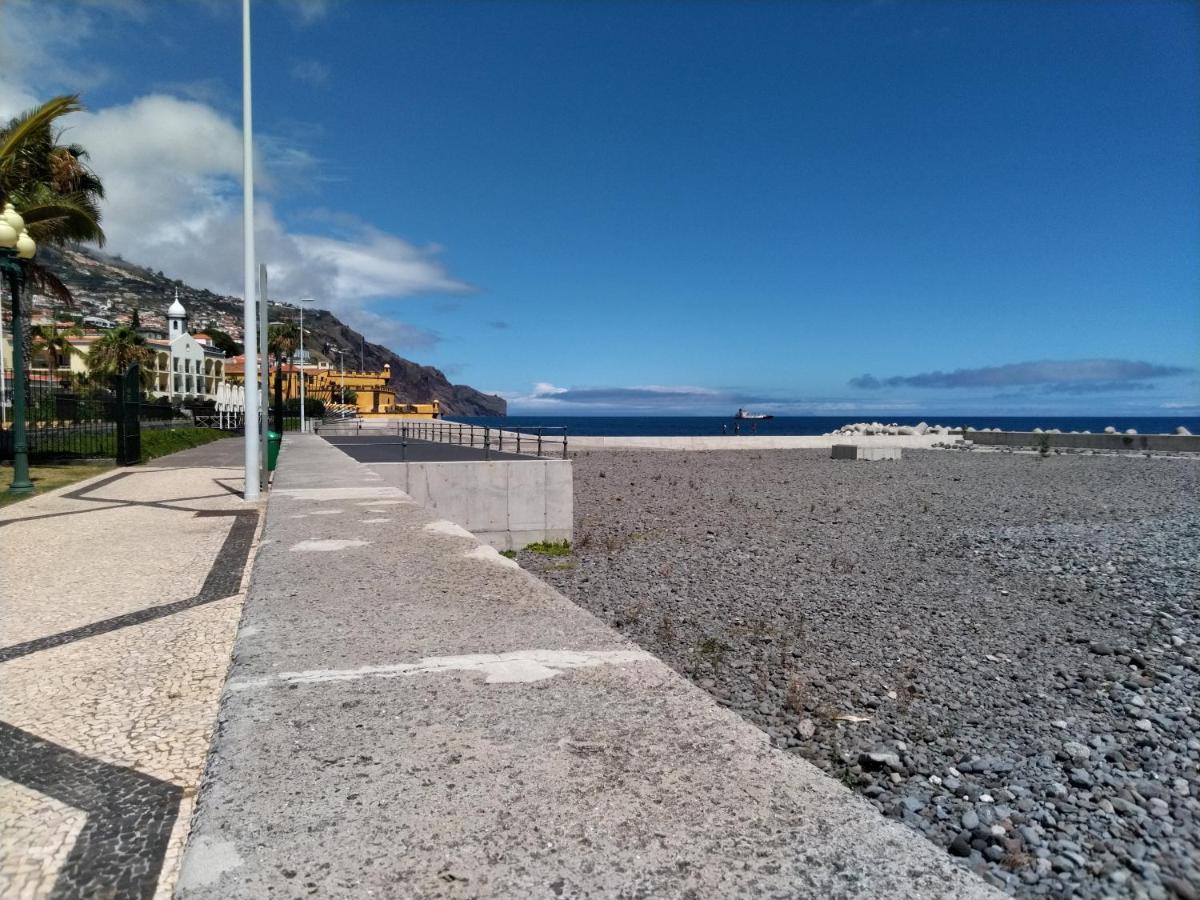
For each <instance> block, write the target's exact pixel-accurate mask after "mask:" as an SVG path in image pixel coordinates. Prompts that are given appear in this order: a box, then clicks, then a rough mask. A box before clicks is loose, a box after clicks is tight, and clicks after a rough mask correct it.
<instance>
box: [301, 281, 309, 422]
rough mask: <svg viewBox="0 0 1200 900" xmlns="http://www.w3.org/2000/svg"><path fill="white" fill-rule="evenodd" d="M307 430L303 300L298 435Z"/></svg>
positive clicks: (302, 303)
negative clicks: (305, 424)
mask: <svg viewBox="0 0 1200 900" xmlns="http://www.w3.org/2000/svg"><path fill="white" fill-rule="evenodd" d="M306 430H307V429H306V428H305V426H304V300H303V299H301V300H300V433H301V434H304V433H305V431H306Z"/></svg>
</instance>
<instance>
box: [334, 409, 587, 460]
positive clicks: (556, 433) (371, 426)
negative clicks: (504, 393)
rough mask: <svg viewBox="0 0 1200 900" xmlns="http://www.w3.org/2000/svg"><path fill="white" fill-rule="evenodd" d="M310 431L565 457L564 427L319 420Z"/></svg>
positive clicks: (487, 456)
mask: <svg viewBox="0 0 1200 900" xmlns="http://www.w3.org/2000/svg"><path fill="white" fill-rule="evenodd" d="M313 430H314V431H315V432H316V433H317V434H324V435H328V436H331V437H333V436H342V437H346V436H360V435H363V436H369V435H379V436H381V437H383V436H386V437H393V436H394V437H398V438H400V439H401V440H414V441H430V442H433V443H439V444H456V445H458V446H460V447H475V448H478V449H480V450H483V452H484V458H485V459H490V458H491V454H492V451H493V450H494V451H496V452H497V453H515V454H517V455H518V456H531V457H536V458H538V459H543V458H548V457H554V458H559V457H561V458H562V459H566V458H567V429H566V426H565V425H544V426H538V427H536V428H532V427H531V428H492V427H491V426H488V425H470V424H468V423H466V422H447V421H421V420H412V421H403V420H402V421H394V422H370V421H366V420H364V419H361V418H358V419H341V420H338V419H328V418H326V419H322V420H320V421H319V422H315V423H314V426H313Z"/></svg>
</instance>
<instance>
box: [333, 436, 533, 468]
mask: <svg viewBox="0 0 1200 900" xmlns="http://www.w3.org/2000/svg"><path fill="white" fill-rule="evenodd" d="M325 440H327V441H328V442H329V443H330V444H332V445H333V446H335V447H337V448H338V449H339V450H341V451H342V452H343V453H345V454H346V455H347V456H349V457H350V458H351V459H354V460H357V461H358V462H360V463H392V462H479V461H481V460H488V459H494V460H521V459H536V458H537V457H535V456H526V455H524V454H522V455H520V456H518V455H517V454H516V453H500V452H497V451H496V450H492V451H491V452H490V453H488V452H487V451H485V450H484V449H483V448H482V447H464V446H462V445H460V444H443V443H440V442H438V441H418V440H414V439H412V438H407V439H402V438H399V437H397V436H396V435H394V434H378V435H376V434H372V435H365V434H364V435H336V434H331V435H329V436H328V437H326V438H325Z"/></svg>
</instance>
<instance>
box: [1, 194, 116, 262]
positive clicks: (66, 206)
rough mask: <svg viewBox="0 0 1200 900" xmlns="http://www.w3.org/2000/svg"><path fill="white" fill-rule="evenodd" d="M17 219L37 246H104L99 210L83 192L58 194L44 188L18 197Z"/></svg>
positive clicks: (92, 200) (93, 201) (94, 202)
mask: <svg viewBox="0 0 1200 900" xmlns="http://www.w3.org/2000/svg"><path fill="white" fill-rule="evenodd" d="M20 200H21V201H22V202H21V206H20V209H21V215H22V216H23V217H24V218H25V227H26V228H27V229H29V234H30V236H31V237H32V238H33V239H34V240H35V241H38V242H39V243H46V244H62V243H66V242H69V241H91V242H94V243H96V244H97V245H99V246H101V247H103V246H104V241H105V237H104V229H102V228H101V227H100V207H99V205H98V204H97V203H96V201H95V200H94V199H93V198H92V197H91V196H90V195H89V194H87V193H85V192H83V191H73V192H71V193H69V194H59V193H57V192H55V191H54V190H52V189H51V188H49V187H47V186H46V185H44V184H39V185H34V187H33V189H32V190H31V191H30V192H29V193H28V194H25V195H23V196H21V197H20Z"/></svg>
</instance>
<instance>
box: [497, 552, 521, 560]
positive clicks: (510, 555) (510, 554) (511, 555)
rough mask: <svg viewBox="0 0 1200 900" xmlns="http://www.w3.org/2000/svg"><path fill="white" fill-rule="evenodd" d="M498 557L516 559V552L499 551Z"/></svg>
mask: <svg viewBox="0 0 1200 900" xmlns="http://www.w3.org/2000/svg"><path fill="white" fill-rule="evenodd" d="M500 555H501V556H503V557H505V558H507V559H516V558H517V551H516V550H501V551H500Z"/></svg>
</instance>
